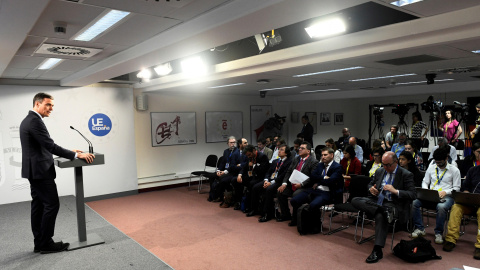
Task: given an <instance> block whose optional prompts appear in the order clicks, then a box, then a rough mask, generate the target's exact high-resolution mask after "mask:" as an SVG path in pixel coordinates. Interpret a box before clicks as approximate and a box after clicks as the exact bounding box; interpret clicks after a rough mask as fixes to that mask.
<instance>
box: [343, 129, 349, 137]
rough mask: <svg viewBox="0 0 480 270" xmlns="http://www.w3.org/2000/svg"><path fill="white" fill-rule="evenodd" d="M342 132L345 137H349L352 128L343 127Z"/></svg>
mask: <svg viewBox="0 0 480 270" xmlns="http://www.w3.org/2000/svg"><path fill="white" fill-rule="evenodd" d="M342 134H343V137H348V136H350V130H349V129H348V128H344V129H342Z"/></svg>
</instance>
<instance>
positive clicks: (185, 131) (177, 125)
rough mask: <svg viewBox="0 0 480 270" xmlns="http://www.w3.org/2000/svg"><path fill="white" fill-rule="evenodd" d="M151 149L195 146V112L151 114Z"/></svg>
mask: <svg viewBox="0 0 480 270" xmlns="http://www.w3.org/2000/svg"><path fill="white" fill-rule="evenodd" d="M150 120H151V135H152V147H158V146H169V145H179V144H196V143H197V127H196V113H195V112H151V113H150Z"/></svg>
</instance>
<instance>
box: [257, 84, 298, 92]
mask: <svg viewBox="0 0 480 270" xmlns="http://www.w3.org/2000/svg"><path fill="white" fill-rule="evenodd" d="M297 87H298V86H297V85H294V86H285V87H277V88H267V89H262V90H258V91H273V90H282V89H290V88H297Z"/></svg>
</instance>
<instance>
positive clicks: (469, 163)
mask: <svg viewBox="0 0 480 270" xmlns="http://www.w3.org/2000/svg"><path fill="white" fill-rule="evenodd" d="M471 149H472V154H471V155H470V156H468V157H466V158H465V159H464V160H463V163H462V166H461V168H459V169H460V174H461V175H462V177H465V176H466V175H467V172H468V170H469V169H470V168H472V167H477V166H479V165H480V142H476V143H474V144H473V146H472V148H471Z"/></svg>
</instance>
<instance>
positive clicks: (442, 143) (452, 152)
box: [428, 137, 457, 164]
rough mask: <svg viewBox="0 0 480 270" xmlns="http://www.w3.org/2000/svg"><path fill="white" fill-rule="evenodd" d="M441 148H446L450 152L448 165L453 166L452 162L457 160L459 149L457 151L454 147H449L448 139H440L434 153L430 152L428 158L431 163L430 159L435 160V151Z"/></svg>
mask: <svg viewBox="0 0 480 270" xmlns="http://www.w3.org/2000/svg"><path fill="white" fill-rule="evenodd" d="M440 147H445V148H446V149H447V150H448V152H447V153H448V163H450V164H451V163H452V161H456V160H457V149H455V147H453V146H452V145H448V143H447V139H445V138H443V137H440V138H438V145H435V146H434V147H433V148H432V152H430V156H429V157H428V160H429V161H430V159H432V158H433V152H435V150H437V149H438V148H440Z"/></svg>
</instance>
